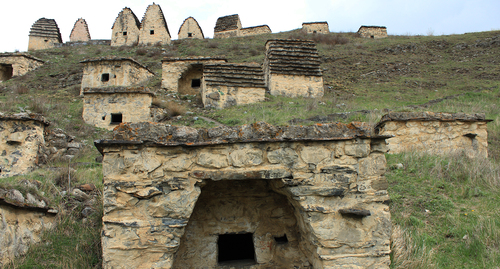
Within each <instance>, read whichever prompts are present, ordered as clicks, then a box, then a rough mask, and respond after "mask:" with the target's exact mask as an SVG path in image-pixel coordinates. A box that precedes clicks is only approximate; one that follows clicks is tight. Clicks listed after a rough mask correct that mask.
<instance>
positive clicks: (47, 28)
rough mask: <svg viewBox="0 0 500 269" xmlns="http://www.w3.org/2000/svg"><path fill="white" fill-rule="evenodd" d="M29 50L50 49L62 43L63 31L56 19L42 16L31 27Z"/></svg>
mask: <svg viewBox="0 0 500 269" xmlns="http://www.w3.org/2000/svg"><path fill="white" fill-rule="evenodd" d="M29 37H30V38H29V44H28V51H32V50H40V49H50V48H53V47H54V46H55V44H58V43H62V38H61V32H60V31H59V27H58V26H57V23H56V21H55V20H54V19H46V18H40V19H38V20H37V21H36V22H35V23H34V24H33V25H32V26H31V29H30V34H29Z"/></svg>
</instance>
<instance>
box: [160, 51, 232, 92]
mask: <svg viewBox="0 0 500 269" xmlns="http://www.w3.org/2000/svg"><path fill="white" fill-rule="evenodd" d="M225 62H227V60H226V59H225V58H221V57H186V58H177V57H176V58H164V59H163V60H162V61H161V63H162V76H161V87H162V88H163V89H165V90H167V91H174V92H179V93H182V92H185V93H184V94H186V93H188V94H192V92H199V89H190V88H191V87H190V81H187V78H186V77H192V78H195V75H198V76H199V78H200V79H201V77H202V73H199V74H198V73H197V72H190V70H191V71H193V69H192V68H193V66H199V65H204V64H213V63H225ZM193 73H195V74H193ZM181 80H182V81H181ZM183 81H184V82H185V84H183ZM179 89H181V91H182V92H181V91H179Z"/></svg>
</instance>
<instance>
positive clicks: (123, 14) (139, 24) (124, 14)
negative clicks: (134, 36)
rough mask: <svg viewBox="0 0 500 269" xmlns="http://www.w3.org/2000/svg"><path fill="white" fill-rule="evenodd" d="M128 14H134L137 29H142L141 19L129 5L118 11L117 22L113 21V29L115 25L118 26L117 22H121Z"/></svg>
mask: <svg viewBox="0 0 500 269" xmlns="http://www.w3.org/2000/svg"><path fill="white" fill-rule="evenodd" d="M127 14H131V15H132V16H134V20H135V25H136V26H137V29H140V28H141V22H140V21H139V19H138V18H137V16H135V14H134V12H133V11H132V9H130V8H128V7H124V8H123V9H122V11H120V13H118V17H116V19H115V22H114V23H113V27H111V29H114V28H115V26H117V25H116V24H117V23H120V22H121V18H123V17H124V16H126V15H127Z"/></svg>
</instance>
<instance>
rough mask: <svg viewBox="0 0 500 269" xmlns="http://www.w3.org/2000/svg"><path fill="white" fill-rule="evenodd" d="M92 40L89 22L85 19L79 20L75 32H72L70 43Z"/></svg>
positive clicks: (74, 27)
mask: <svg viewBox="0 0 500 269" xmlns="http://www.w3.org/2000/svg"><path fill="white" fill-rule="evenodd" d="M90 39H91V38H90V33H89V27H88V25H87V21H85V19H82V18H79V19H78V20H77V21H76V22H75V25H74V26H73V30H71V34H70V35H69V41H88V40H90Z"/></svg>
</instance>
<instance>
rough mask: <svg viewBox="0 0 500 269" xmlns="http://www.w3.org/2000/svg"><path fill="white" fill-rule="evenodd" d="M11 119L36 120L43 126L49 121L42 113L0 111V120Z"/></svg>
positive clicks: (48, 123) (47, 124)
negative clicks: (8, 112) (4, 112)
mask: <svg viewBox="0 0 500 269" xmlns="http://www.w3.org/2000/svg"><path fill="white" fill-rule="evenodd" d="M11 120H21V121H30V120H32V121H38V122H40V123H42V124H44V125H45V126H49V125H50V122H49V121H48V120H46V119H45V118H44V117H43V116H42V115H40V114H37V113H16V114H8V115H6V114H3V113H0V121H11Z"/></svg>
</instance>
